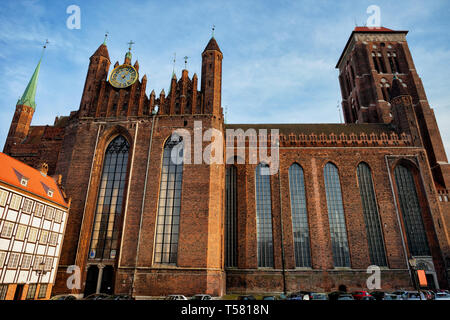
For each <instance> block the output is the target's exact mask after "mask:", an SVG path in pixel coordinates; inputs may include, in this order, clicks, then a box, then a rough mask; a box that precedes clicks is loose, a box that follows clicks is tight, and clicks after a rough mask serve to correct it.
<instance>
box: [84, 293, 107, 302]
mask: <svg viewBox="0 0 450 320" xmlns="http://www.w3.org/2000/svg"><path fill="white" fill-rule="evenodd" d="M108 297H110V295H109V294H105V293H93V294H90V295H88V296H87V297H84V298H83V300H105V299H106V298H108Z"/></svg>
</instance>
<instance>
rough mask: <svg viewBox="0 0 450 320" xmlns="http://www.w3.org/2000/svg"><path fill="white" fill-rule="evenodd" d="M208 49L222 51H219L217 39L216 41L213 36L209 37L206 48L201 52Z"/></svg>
mask: <svg viewBox="0 0 450 320" xmlns="http://www.w3.org/2000/svg"><path fill="white" fill-rule="evenodd" d="M208 50H214V51H219V52H220V53H222V51H220V48H219V45H218V44H217V41H216V39H214V37H211V39H210V40H209V42H208V44H207V45H206V48H205V50H203V52H205V51H208Z"/></svg>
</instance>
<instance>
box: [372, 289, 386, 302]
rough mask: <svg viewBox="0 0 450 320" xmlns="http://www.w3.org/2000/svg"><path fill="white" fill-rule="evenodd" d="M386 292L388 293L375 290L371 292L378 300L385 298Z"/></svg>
mask: <svg viewBox="0 0 450 320" xmlns="http://www.w3.org/2000/svg"><path fill="white" fill-rule="evenodd" d="M386 294H387V293H386V292H383V291H373V292H371V293H370V295H371V296H372V297H374V298H375V300H377V301H381V300H385V299H384V297H385V295H386Z"/></svg>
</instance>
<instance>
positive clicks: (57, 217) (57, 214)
mask: <svg viewBox="0 0 450 320" xmlns="http://www.w3.org/2000/svg"><path fill="white" fill-rule="evenodd" d="M62 215H63V212H62V211H61V210H56V212H55V222H56V223H61V222H62Z"/></svg>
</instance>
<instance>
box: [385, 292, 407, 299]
mask: <svg viewBox="0 0 450 320" xmlns="http://www.w3.org/2000/svg"><path fill="white" fill-rule="evenodd" d="M382 300H403V299H402V297H401V296H398V295H396V294H392V293H386V294H385V295H384V297H383V299H382Z"/></svg>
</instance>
